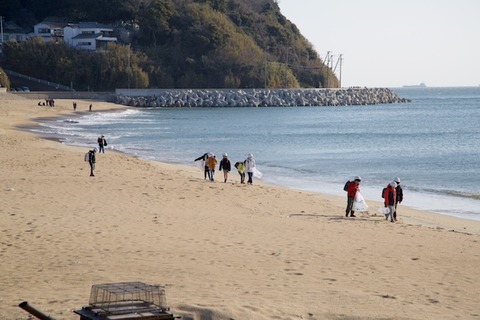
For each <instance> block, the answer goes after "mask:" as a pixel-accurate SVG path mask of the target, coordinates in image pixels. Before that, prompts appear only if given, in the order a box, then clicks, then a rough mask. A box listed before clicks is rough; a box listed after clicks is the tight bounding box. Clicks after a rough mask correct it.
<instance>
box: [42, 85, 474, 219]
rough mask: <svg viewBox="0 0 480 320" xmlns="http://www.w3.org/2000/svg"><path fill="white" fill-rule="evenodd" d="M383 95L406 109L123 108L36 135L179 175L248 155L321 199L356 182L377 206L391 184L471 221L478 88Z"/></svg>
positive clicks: (280, 179) (429, 206) (52, 124)
mask: <svg viewBox="0 0 480 320" xmlns="http://www.w3.org/2000/svg"><path fill="white" fill-rule="evenodd" d="M393 90H394V91H395V92H396V93H397V94H399V95H400V96H401V97H404V98H410V99H412V100H413V102H412V103H408V104H391V105H375V106H348V107H297V108H207V109H204V108H198V109H158V108H155V109H153V108H152V109H129V110H126V111H121V112H102V113H92V114H87V115H82V116H80V117H76V118H70V119H61V120H55V121H48V122H44V123H42V127H41V128H40V129H39V130H37V131H40V133H42V134H44V135H50V136H51V135H53V136H60V138H61V139H62V140H63V141H64V143H67V144H72V145H84V146H87V145H88V146H89V147H93V146H95V145H96V138H97V137H98V136H99V135H100V134H104V135H105V137H106V139H107V141H108V143H109V144H108V149H110V148H113V149H115V150H119V151H122V152H125V153H128V154H132V155H137V156H140V157H142V158H146V159H152V160H158V161H162V162H171V163H179V164H183V165H189V166H194V162H193V159H195V158H196V157H198V156H200V155H202V154H203V153H205V152H207V151H208V152H213V153H215V154H216V155H218V157H221V154H222V153H224V152H227V153H228V154H229V157H230V159H231V160H232V161H233V162H235V161H239V160H244V159H245V158H246V155H247V154H248V153H253V154H254V156H255V159H256V161H257V165H258V169H259V170H260V171H261V172H262V173H263V180H264V181H265V182H268V183H273V184H277V185H282V186H286V187H290V188H295V189H303V190H309V191H318V192H323V193H329V194H337V195H344V194H345V193H344V191H343V190H342V189H343V185H344V183H345V181H346V180H347V179H349V178H351V177H353V176H355V175H359V176H361V177H362V178H363V181H362V186H361V191H362V194H363V196H364V197H365V198H366V199H367V200H368V199H370V200H377V201H382V199H381V197H380V193H381V190H382V189H383V187H384V186H386V185H387V184H388V183H389V182H390V181H392V179H393V178H395V177H400V178H401V180H402V185H403V188H404V202H403V204H405V205H409V206H411V207H414V208H419V209H424V210H431V211H435V212H438V213H442V214H447V215H454V216H460V217H464V218H468V219H473V220H480V174H479V172H480V152H479V150H480V87H470V88H398V89H393ZM107 152H108V151H107ZM99 158H100V159H99V163H98V166H99V167H101V156H100V157H99ZM80 160H82V161H83V159H80ZM200 176H202V173H201V172H200V171H199V177H200ZM232 178H233V179H235V180H238V175H237V174H236V172H233V175H232ZM367 203H368V201H367ZM399 212H400V213H401V211H400V210H399ZM339 214H341V212H339Z"/></svg>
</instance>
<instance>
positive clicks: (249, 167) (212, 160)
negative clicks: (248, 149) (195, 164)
mask: <svg viewBox="0 0 480 320" xmlns="http://www.w3.org/2000/svg"><path fill="white" fill-rule="evenodd" d="M200 160H201V161H202V162H203V168H204V179H205V180H206V179H207V177H208V179H209V180H210V181H215V178H214V175H215V168H216V167H217V164H218V161H217V158H216V156H215V154H213V153H210V152H206V153H204V154H203V155H201V156H200V157H198V158H197V159H195V160H194V161H200ZM234 167H235V168H236V169H237V171H238V174H239V175H240V183H242V184H244V183H245V177H246V174H245V173H247V174H248V181H247V184H253V173H254V170H255V159H254V158H253V154H251V153H250V154H248V156H247V159H245V160H244V161H241V162H236V163H235V165H234ZM231 169H232V165H231V162H230V159H229V158H228V154H227V153H224V154H223V155H222V160H220V163H219V164H218V170H219V171H223V182H227V180H228V173H229V172H230V171H231Z"/></svg>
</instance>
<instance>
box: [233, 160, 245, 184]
mask: <svg viewBox="0 0 480 320" xmlns="http://www.w3.org/2000/svg"><path fill="white" fill-rule="evenodd" d="M235 168H237V171H238V174H239V175H240V183H245V163H243V162H240V161H238V162H235Z"/></svg>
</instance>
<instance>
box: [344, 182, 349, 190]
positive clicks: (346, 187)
mask: <svg viewBox="0 0 480 320" xmlns="http://www.w3.org/2000/svg"><path fill="white" fill-rule="evenodd" d="M349 185H350V181H347V182H345V185H344V186H343V191H348V186H349Z"/></svg>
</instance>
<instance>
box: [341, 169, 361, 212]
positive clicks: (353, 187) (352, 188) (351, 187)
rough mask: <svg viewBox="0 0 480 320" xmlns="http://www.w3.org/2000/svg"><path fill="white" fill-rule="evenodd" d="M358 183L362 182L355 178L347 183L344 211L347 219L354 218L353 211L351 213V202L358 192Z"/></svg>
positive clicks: (357, 177)
mask: <svg viewBox="0 0 480 320" xmlns="http://www.w3.org/2000/svg"><path fill="white" fill-rule="evenodd" d="M360 181H362V178H360V177H359V176H356V177H355V178H354V179H353V181H349V182H347V185H346V187H347V208H346V209H345V217H348V215H350V217H353V218H355V217H356V216H355V211H353V202H354V201H355V195H356V194H357V192H358V191H360V187H359V185H360Z"/></svg>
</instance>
